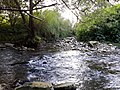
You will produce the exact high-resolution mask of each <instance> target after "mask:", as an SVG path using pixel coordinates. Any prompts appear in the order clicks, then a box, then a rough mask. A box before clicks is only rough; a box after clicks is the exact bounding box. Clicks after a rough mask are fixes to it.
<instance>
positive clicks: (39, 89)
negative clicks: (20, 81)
mask: <svg viewBox="0 0 120 90" xmlns="http://www.w3.org/2000/svg"><path fill="white" fill-rule="evenodd" d="M15 90H53V86H52V84H51V83H48V82H29V83H25V84H24V85H22V86H20V87H17V88H15Z"/></svg>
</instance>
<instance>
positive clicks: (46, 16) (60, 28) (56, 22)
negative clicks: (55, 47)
mask: <svg viewBox="0 0 120 90" xmlns="http://www.w3.org/2000/svg"><path fill="white" fill-rule="evenodd" d="M35 16H37V17H39V18H41V19H42V20H41V21H38V20H36V21H35V22H36V23H35V27H36V30H37V31H38V32H37V33H38V35H40V36H41V37H44V38H46V39H48V40H51V39H57V38H64V37H66V36H68V35H70V34H71V32H72V27H71V24H70V22H69V20H64V19H63V18H62V17H61V16H60V14H59V13H58V11H55V10H45V11H40V12H36V13H35Z"/></svg>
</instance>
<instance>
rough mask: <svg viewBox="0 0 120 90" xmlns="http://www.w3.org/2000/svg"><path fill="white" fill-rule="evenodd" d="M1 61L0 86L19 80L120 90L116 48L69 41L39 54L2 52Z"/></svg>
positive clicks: (83, 89)
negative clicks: (71, 83) (70, 83)
mask: <svg viewBox="0 0 120 90" xmlns="http://www.w3.org/2000/svg"><path fill="white" fill-rule="evenodd" d="M51 47H52V48H51ZM53 47H54V49H53ZM56 49H57V50H56ZM0 58H1V59H0V84H2V83H6V84H10V83H13V82H14V81H15V80H18V79H19V80H20V81H45V82H51V83H53V84H59V83H63V82H74V83H75V84H76V86H77V90H120V67H119V66H120V49H119V48H117V47H116V46H113V45H112V44H105V43H99V42H98V43H95V47H94V46H93V47H90V45H89V44H87V43H82V42H77V41H76V39H75V38H73V37H68V38H66V39H63V40H59V41H57V42H56V43H55V44H52V45H51V46H50V45H48V47H47V49H39V50H36V51H19V50H14V49H12V48H9V47H7V48H1V49H0Z"/></svg>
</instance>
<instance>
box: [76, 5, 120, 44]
mask: <svg viewBox="0 0 120 90" xmlns="http://www.w3.org/2000/svg"><path fill="white" fill-rule="evenodd" d="M75 30H76V31H75V32H76V36H77V38H78V40H80V41H89V40H98V41H110V42H120V5H115V6H113V7H109V8H105V9H102V10H97V11H95V12H93V13H90V14H89V15H88V16H86V17H83V19H82V22H80V23H78V24H76V26H75Z"/></svg>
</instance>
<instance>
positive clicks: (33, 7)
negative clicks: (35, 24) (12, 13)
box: [32, 0, 42, 8]
mask: <svg viewBox="0 0 120 90" xmlns="http://www.w3.org/2000/svg"><path fill="white" fill-rule="evenodd" d="M41 1H42V0H39V1H38V2H36V3H35V4H34V5H33V6H32V8H34V7H35V6H36V5H37V4H39V3H40V2H41Z"/></svg>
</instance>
